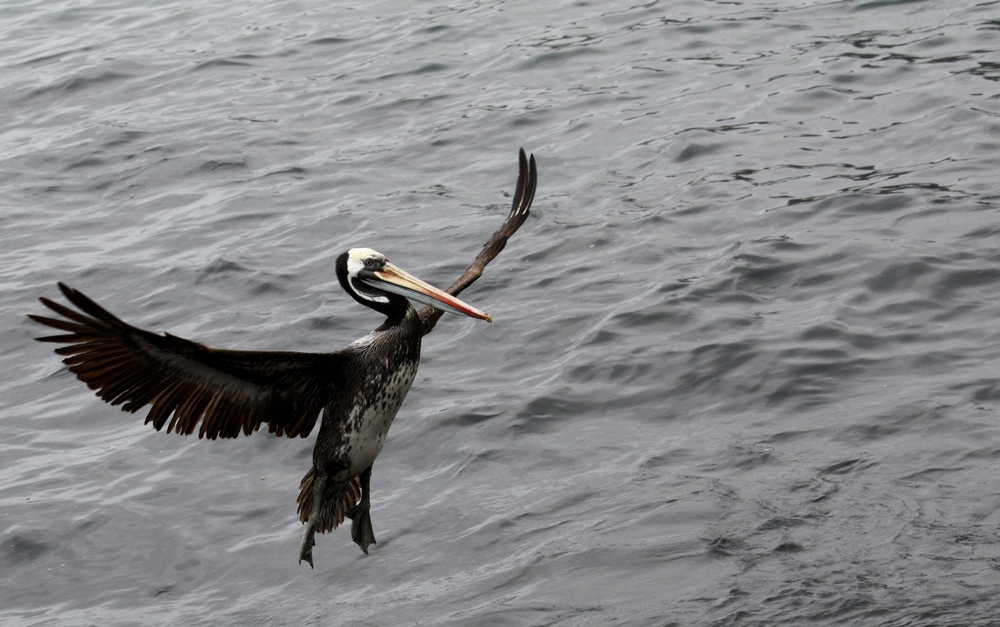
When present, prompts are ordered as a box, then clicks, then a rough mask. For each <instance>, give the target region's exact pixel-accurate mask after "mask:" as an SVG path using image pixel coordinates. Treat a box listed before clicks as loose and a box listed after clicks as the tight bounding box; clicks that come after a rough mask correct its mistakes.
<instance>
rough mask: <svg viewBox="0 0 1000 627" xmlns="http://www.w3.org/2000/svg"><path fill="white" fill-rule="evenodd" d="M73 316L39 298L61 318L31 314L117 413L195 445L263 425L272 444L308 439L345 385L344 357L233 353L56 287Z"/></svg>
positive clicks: (346, 361)
mask: <svg viewBox="0 0 1000 627" xmlns="http://www.w3.org/2000/svg"><path fill="white" fill-rule="evenodd" d="M59 289H60V290H62V293H63V295H65V296H66V298H67V300H69V301H70V302H71V303H72V304H73V305H75V306H76V307H77V309H76V310H74V309H71V308H69V307H66V306H65V305H62V304H60V303H56V302H54V301H51V300H49V299H47V298H41V299H39V300H41V302H42V304H43V305H45V306H46V307H48V308H49V309H51V310H52V311H54V312H55V313H57V314H59V315H60V316H62V319H60V318H51V317H47V316H38V315H34V314H31V315H29V316H28V317H29V318H31V319H32V320H34V321H36V322H39V323H41V324H44V325H47V326H49V327H52V328H54V329H58V330H60V331H66V332H68V333H65V334H60V335H50V336H45V337H40V338H38V340H39V341H42V342H56V343H62V344H67V346H61V347H59V348H57V349H55V352H56V353H58V354H59V355H62V356H64V357H65V359H63V362H64V363H65V364H66V365H67V366H68V367H69V370H70V371H71V372H73V373H74V374H75V375H76V376H77V378H79V379H80V380H81V381H83V382H84V383H86V384H87V386H88V387H90V388H91V389H92V390H94V391H96V392H97V395H98V396H100V397H101V398H102V399H104V400H105V401H107V402H108V403H110V404H112V405H121V408H122V410H123V411H127V412H133V413H134V412H136V411H139V410H140V409H142V408H143V407H146V406H149V407H150V410H149V413H148V414H147V415H146V422H147V423H152V425H153V427H154V428H156V429H157V430H160V429H163V427H164V426H166V427H167V432H168V433H169V432H176V433H179V434H185V435H187V434H191V433H194V431H195V430H196V429H197V430H198V437H199V438H208V439H213V440H214V439H215V438H219V437H222V438H235V437H237V436H238V435H239V434H240V433H244V434H246V435H249V434H251V433H253V432H254V431H256V430H258V429H259V428H260V426H261V425H262V424H266V425H268V430H269V431H270V432H271V433H274V434H275V435H287V436H288V437H306V436H307V435H309V433H310V432H311V431H312V428H313V427H314V426H315V424H316V420H317V418H318V417H319V414H320V411H321V410H322V409H323V407H324V406H325V405H326V404H327V402H328V401H329V400H330V398H331V397H332V395H333V394H334V393H335V392H336V390H337V388H338V387H339V386H342V385H344V380H345V378H346V373H347V369H348V367H349V360H350V357H349V356H347V355H346V354H344V353H292V352H271V351H230V350H220V349H214V348H209V347H207V346H204V345H202V344H198V343H196V342H192V341H190V340H185V339H183V338H180V337H177V336H174V335H170V334H165V335H157V334H155V333H150V332H149V331H144V330H142V329H138V328H136V327H133V326H131V325H129V324H126V323H125V322H122V321H121V320H120V319H118V318H117V317H115V316H114V315H113V314H111V313H110V312H108V311H107V310H106V309H104V308H103V307H101V306H100V305H98V304H97V303H95V302H94V301H92V300H91V299H89V298H88V297H87V296H85V295H84V294H83V293H82V292H79V291H77V290H74V289H72V288H70V287H67V286H66V285H63V284H62V283H60V284H59Z"/></svg>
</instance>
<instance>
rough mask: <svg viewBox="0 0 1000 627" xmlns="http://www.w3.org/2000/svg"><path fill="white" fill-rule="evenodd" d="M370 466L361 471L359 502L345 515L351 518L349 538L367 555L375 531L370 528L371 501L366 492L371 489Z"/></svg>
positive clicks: (373, 541) (373, 540)
mask: <svg viewBox="0 0 1000 627" xmlns="http://www.w3.org/2000/svg"><path fill="white" fill-rule="evenodd" d="M371 479H372V467H371V466H369V467H368V468H366V469H365V470H364V472H362V473H361V502H360V503H358V504H357V505H356V506H354V508H353V509H351V511H349V512H347V516H348V517H349V518H350V519H351V538H353V539H354V543H355V544H357V545H358V546H360V547H361V550H362V551H364V552H365V555H368V547H369V546H371V545H372V544H377V542H375V531H374V530H373V529H372V517H371V516H370V515H369V513H368V512H369V511H371V501H370V500H369V498H368V493H369V492H370V491H371Z"/></svg>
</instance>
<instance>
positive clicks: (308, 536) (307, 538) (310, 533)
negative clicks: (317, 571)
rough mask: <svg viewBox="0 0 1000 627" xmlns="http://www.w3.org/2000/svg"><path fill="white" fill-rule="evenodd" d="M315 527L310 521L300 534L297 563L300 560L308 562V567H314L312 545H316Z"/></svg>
mask: <svg viewBox="0 0 1000 627" xmlns="http://www.w3.org/2000/svg"><path fill="white" fill-rule="evenodd" d="M315 536H316V527H315V525H313V524H312V523H311V521H310V524H309V525H308V526H307V527H306V531H305V533H304V534H303V535H302V546H301V547H299V564H300V565H301V564H302V560H305V561H307V562H309V568H316V566H314V565H313V547H314V546H316V539H315Z"/></svg>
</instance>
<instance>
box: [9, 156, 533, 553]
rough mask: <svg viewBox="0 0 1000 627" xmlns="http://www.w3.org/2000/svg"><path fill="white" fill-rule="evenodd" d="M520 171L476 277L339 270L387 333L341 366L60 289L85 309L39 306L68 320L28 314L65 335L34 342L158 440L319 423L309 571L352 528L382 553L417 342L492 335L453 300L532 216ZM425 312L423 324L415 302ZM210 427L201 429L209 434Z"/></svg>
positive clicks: (471, 272)
mask: <svg viewBox="0 0 1000 627" xmlns="http://www.w3.org/2000/svg"><path fill="white" fill-rule="evenodd" d="M519 165H520V171H519V174H518V178H517V190H516V192H515V194H514V202H513V206H512V208H511V211H510V214H508V215H507V219H506V220H504V222H503V224H502V225H501V226H500V228H499V229H498V230H497V231H496V232H495V233H494V234H493V236H492V237H491V238H490V240H489V241H488V242H487V243H486V245H485V246H483V249H482V251H481V252H480V253H479V255H478V256H477V257H476V259H475V261H473V263H472V265H470V266H469V268H468V269H467V270H466V271H465V273H463V274H462V276H461V277H459V279H458V280H457V281H455V282H454V283H453V284H452V285H451V287H449V288H448V289H447V290H440V289H438V288H436V287H433V286H431V285H429V284H427V283H425V282H423V281H421V280H420V279H418V278H416V277H415V276H413V275H411V274H409V273H407V272H404V271H403V270H401V269H400V268H398V267H396V266H395V265H393V264H391V263H389V260H388V259H386V258H385V256H384V255H382V254H381V253H379V252H376V251H374V250H371V249H370V248H352V249H350V250H348V251H347V252H345V253H344V254H342V255H340V257H339V258H338V259H337V263H336V270H337V278H338V279H339V280H340V285H341V286H342V287H343V288H344V290H345V291H346V292H347V293H348V294H350V295H351V297H353V298H354V300H356V301H358V302H359V303H361V304H362V305H364V306H366V307H370V308H371V309H374V310H375V311H377V312H379V313H381V314H382V315H384V316H385V317H386V318H385V322H383V323H382V325H381V326H379V327H378V328H377V329H375V330H374V331H372V332H371V333H369V334H368V335H366V336H364V337H363V338H361V339H359V340H357V341H355V342H353V343H351V344H349V345H348V346H346V347H345V348H343V349H341V350H339V351H336V352H333V353H294V352H279V351H239V350H223V349H217V348H210V347H208V346H204V345H202V344H198V343H196V342H192V341H190V340H185V339H183V338H180V337H177V336H175V335H170V334H169V333H167V334H164V335H158V334H156V333H151V332H149V331H144V330H142V329H139V328H136V327H133V326H131V325H129V324H126V323H125V322H123V321H121V320H120V319H118V318H117V317H116V316H114V315H113V314H111V313H109V312H108V311H107V310H105V309H104V308H103V307H101V306H100V305H98V304H97V303H95V302H94V301H92V300H90V299H89V298H87V297H86V296H84V295H83V293H81V292H79V291H77V290H75V289H73V288H71V287H68V286H66V285H64V284H62V283H59V289H60V290H62V293H63V295H64V296H65V297H66V298H67V299H68V300H69V301H70V303H72V304H73V305H75V306H76V307H77V309H71V308H69V307H66V306H65V305H61V304H59V303H56V302H53V301H51V300H49V299H47V298H44V297H43V298H41V299H39V300H41V302H42V304H44V305H45V306H46V307H48V308H49V309H51V310H52V311H54V312H56V313H57V314H59V315H60V316H62V318H48V317H45V316H37V315H34V314H29V317H30V318H31V319H32V320H35V321H36V322H40V323H42V324H45V325H48V326H50V327H54V328H56V329H59V330H60V331H66V332H68V333H67V334H63V335H51V336H46V337H40V338H37V339H38V340H39V341H42V342H58V343H62V344H68V346H64V347H61V348H57V349H55V352H56V353H58V354H59V355H65V356H66V358H65V359H64V360H63V362H65V363H66V364H67V365H68V366H69V369H70V371H72V372H73V373H74V374H76V376H77V378H79V379H80V380H81V381H83V382H84V383H86V384H87V386H88V387H90V388H91V389H92V390H94V391H95V392H96V393H97V395H98V396H100V397H101V398H102V399H103V400H105V401H107V402H108V403H111V404H112V405H121V409H122V410H123V411H127V412H132V413H134V412H136V411H138V410H140V409H142V408H143V407H146V406H147V405H149V406H150V407H151V409H150V410H149V413H148V414H147V415H146V422H147V423H152V425H153V427H154V428H155V429H156V430H157V431H159V430H161V429H162V428H163V427H164V426H166V427H167V433H171V432H173V433H178V434H182V435H189V434H191V433H194V432H195V430H196V429H197V431H198V437H199V438H208V439H210V440H214V439H215V438H220V437H221V438H235V437H237V436H238V435H240V433H243V434H246V435H250V434H251V433H253V432H254V431H257V430H258V429H259V428H260V427H261V425H262V424H266V425H267V428H268V431H269V432H271V433H273V434H274V435H276V436H282V435H284V436H287V437H290V438H294V437H302V438H304V437H306V436H308V435H309V434H310V433H311V432H312V429H313V426H315V424H316V419H317V418H318V417H319V415H320V413H322V415H323V420H322V422H321V423H320V428H319V435H318V436H317V437H316V445H315V447H314V448H313V465H312V468H311V469H310V470H309V472H307V473H306V476H305V477H304V478H303V479H302V483H301V485H300V486H299V497H298V499H297V502H298V513H299V520H300V521H301V522H303V523H305V525H306V527H305V532H304V533H303V536H302V544H301V546H300V549H299V563H300V564H301V563H302V561H303V560H305V561H307V562H308V563H309V565H310V566H313V556H312V549H313V546H314V545H315V534H316V532H319V533H325V532H327V531H331V530H333V529H336V528H337V526H339V525H340V523H342V522H343V521H344V518H345V517H347V518H350V519H351V521H352V522H351V537H352V539H353V540H354V542H355V543H357V545H358V546H359V547H361V550H362V551H364V552H365V554H366V555H367V554H368V547H369V546H370V545H372V544H375V533H374V531H373V530H372V524H371V516H370V514H369V511H370V508H371V505H370V500H369V496H370V491H371V490H370V482H371V474H372V463H373V462H374V461H375V458H376V457H377V456H378V454H379V452H381V450H382V446H383V444H384V443H385V437H386V434H387V433H388V431H389V427H390V426H391V425H392V421H393V419H394V418H395V417H396V412H397V410H398V409H399V406H400V405H401V404H402V402H403V398H404V397H405V396H406V393H407V392H408V391H409V389H410V385H411V384H412V383H413V379H414V377H415V376H416V374H417V365H418V363H419V361H420V340H421V338H422V337H423V336H424V335H426V334H428V333H430V332H431V330H432V329H433V328H434V325H435V324H437V321H438V319H440V317H441V315H442V314H443V313H444V312H446V311H448V312H452V313H456V314H461V315H465V316H470V317H472V318H478V319H481V320H486V321H487V322H491V321H492V318H490V316H489V315H487V314H485V313H483V312H482V311H480V310H479V309H476V308H475V307H472V306H471V305H468V304H466V303H464V302H462V301H460V300H459V299H457V298H455V297H456V296H457V295H458V294H459V292H461V291H462V290H464V289H465V288H467V287H468V286H469V285H471V284H472V283H473V282H474V281H475V280H476V279H478V278H479V277H480V276H481V275H482V272H483V269H484V268H485V267H486V264H488V263H489V262H490V261H492V260H493V258H495V257H496V256H497V255H498V254H499V253H500V251H501V250H503V248H504V246H505V245H506V244H507V239H508V238H509V237H510V236H511V235H513V234H514V232H515V231H517V229H518V228H520V226H521V224H523V223H524V220H525V219H526V218H527V217H528V212H529V210H530V208H531V202H532V200H533V199H534V197H535V185H536V182H537V178H538V175H537V172H536V169H535V158H534V156H533V155H532V156H531V157H530V158H527V157H525V154H524V150H523V149H522V150H521V151H520V155H519ZM411 300H412V301H416V302H418V303H422V304H425V305H428V306H427V307H424V308H422V309H421V310H420V311H417V310H415V309H414V308H413V306H412V305H410V301H411ZM199 425H200V426H199Z"/></svg>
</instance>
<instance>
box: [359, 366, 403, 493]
mask: <svg viewBox="0 0 1000 627" xmlns="http://www.w3.org/2000/svg"><path fill="white" fill-rule="evenodd" d="M416 376H417V362H412V364H409V365H406V366H404V367H402V368H399V369H398V370H397V371H396V372H394V373H393V374H392V375H391V376H390V377H389V380H388V381H386V382H385V384H384V386H380V387H382V393H381V394H379V395H378V396H379V397H380V400H378V401H377V402H376V403H374V404H371V405H368V406H367V407H364V408H363V409H362V408H361V407H359V408H357V409H355V410H354V412H352V414H353V415H351V417H350V419H349V420H348V422H347V424H348V429H347V431H346V432H345V434H344V435H345V442H344V449H345V451H344V452H345V453H347V455H346V457H347V458H348V459H350V462H351V467H350V468H349V469H348V470H347V471H346V472H345V473H344V474H345V476H346V477H347V478H350V477H355V476H357V475H358V474H360V473H361V472H362V471H363V470H364V469H365V468H368V467H369V466H371V465H372V462H374V461H375V458H376V457H378V454H379V453H380V452H381V451H382V446H383V445H384V444H385V437H386V435H387V434H388V433H389V427H390V426H392V421H393V420H394V419H395V418H396V412H397V411H399V406H400V405H402V404H403V399H404V398H406V393H407V392H409V391H410V386H411V385H412V384H413V379H414V378H416ZM359 413H360V416H358V415H357V414H359Z"/></svg>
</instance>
